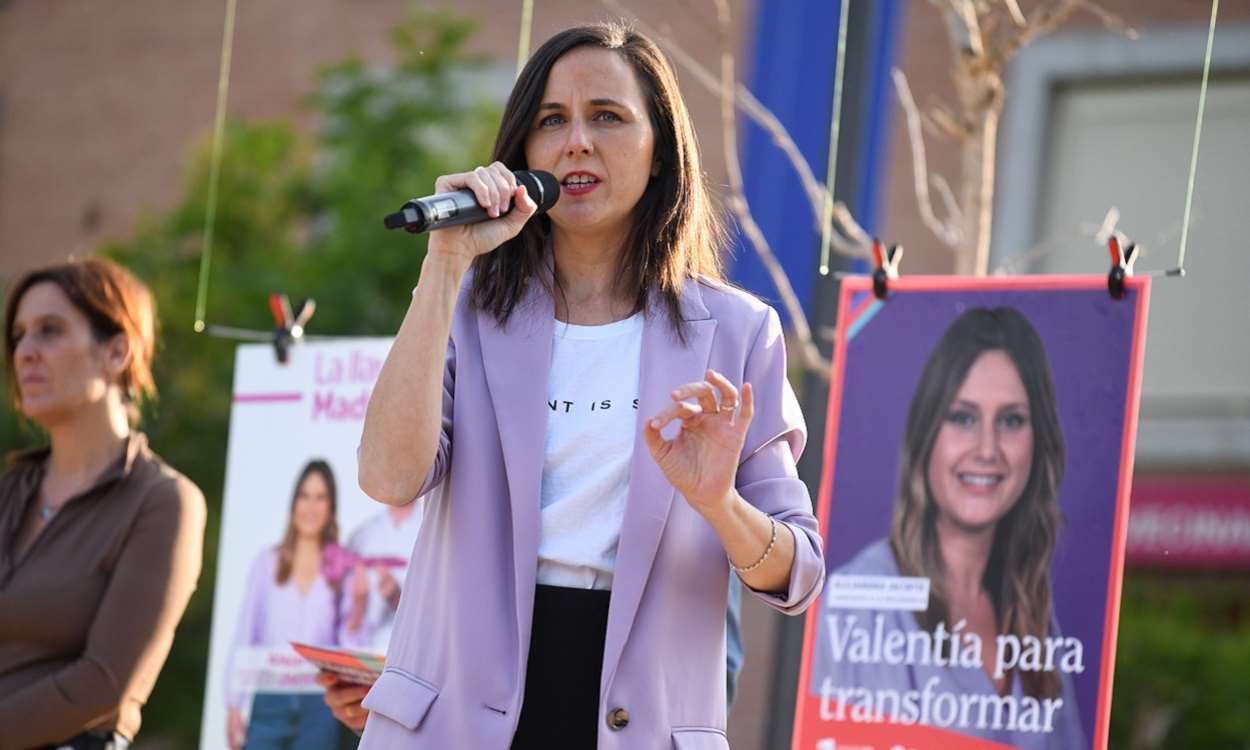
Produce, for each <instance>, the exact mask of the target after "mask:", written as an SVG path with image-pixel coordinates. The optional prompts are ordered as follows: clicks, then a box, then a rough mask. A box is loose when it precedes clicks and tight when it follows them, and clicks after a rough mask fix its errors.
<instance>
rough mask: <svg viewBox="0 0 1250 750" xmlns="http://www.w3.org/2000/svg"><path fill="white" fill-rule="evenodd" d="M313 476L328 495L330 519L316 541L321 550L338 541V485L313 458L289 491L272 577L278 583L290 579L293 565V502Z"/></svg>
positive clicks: (324, 465) (295, 534)
mask: <svg viewBox="0 0 1250 750" xmlns="http://www.w3.org/2000/svg"><path fill="white" fill-rule="evenodd" d="M313 474H320V475H321V479H322V480H323V481H325V483H326V490H327V492H328V493H329V495H330V517H329V519H327V520H326V525H325V526H322V527H321V538H320V539H319V540H318V541H320V542H321V549H325V548H326V545H327V544H334V543H335V542H337V541H338V539H339V521H338V516H339V514H338V506H339V503H338V494H339V493H338V485H336V484H335V483H334V470H333V469H331V468H330V464H328V463H326V462H325V461H323V460H322V459H320V458H314V459H313V460H311V461H309V462H308V463H307V464H305V465H304V469H303V471H301V472H300V473H299V479H297V480H295V489H294V490H292V491H291V507H290V510H289V511H288V512H287V521H286V533H285V534H283V535H282V543H281V544H279V545H278V569H277V571H276V572H275V573H274V577H273V578H274V580H275V581H277V582H278V583H286V582H287V580H288V579H290V577H291V568H292V567H293V566H294V564H295V540H296V538H297V537H298V536H299V534H298V532H296V530H295V502H296V501H297V500H299V489H300V487H303V486H304V480H305V479H308V477H310V476H312V475H313Z"/></svg>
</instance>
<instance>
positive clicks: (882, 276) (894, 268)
mask: <svg viewBox="0 0 1250 750" xmlns="http://www.w3.org/2000/svg"><path fill="white" fill-rule="evenodd" d="M902 259H903V246H902V245H890V247H889V249H887V250H884V251H883V250H882V248H881V240H879V239H877V238H876V237H873V238H872V261H873V264H874V265H875V266H876V270H874V271H873V272H872V293H873V296H875V297H876V298H877V299H885V298H886V296H887V295H888V294H889V292H890V289H889V284H890V281H891V280H892V279H897V278H898V265H899V262H900V261H901V260H902Z"/></svg>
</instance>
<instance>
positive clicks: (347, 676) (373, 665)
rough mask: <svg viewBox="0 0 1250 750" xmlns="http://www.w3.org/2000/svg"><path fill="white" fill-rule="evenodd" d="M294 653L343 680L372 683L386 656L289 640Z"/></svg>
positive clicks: (380, 671) (379, 673)
mask: <svg viewBox="0 0 1250 750" xmlns="http://www.w3.org/2000/svg"><path fill="white" fill-rule="evenodd" d="M291 647H292V648H294V649H295V651H296V653H298V654H299V655H300V656H302V657H304V658H305V659H307V660H308V661H310V662H312V663H313V664H314V665H316V666H317V667H318V668H319V669H324V670H326V671H327V672H333V673H334V674H336V675H338V676H339V679H341V680H343V681H344V682H351V683H354V684H357V685H372V684H373V683H374V682H375V681H376V680H377V679H378V677H379V676H380V675H381V674H382V666H383V662H384V661H385V659H386V657H384V656H383V655H381V654H369V653H365V652H364V651H350V650H348V649H345V648H334V647H330V646H311V645H309V644H307V643H296V642H295V641H291Z"/></svg>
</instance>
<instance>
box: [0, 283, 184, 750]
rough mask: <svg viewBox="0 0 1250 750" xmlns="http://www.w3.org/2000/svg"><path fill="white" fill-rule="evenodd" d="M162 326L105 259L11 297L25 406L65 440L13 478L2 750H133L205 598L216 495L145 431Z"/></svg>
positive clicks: (0, 564) (5, 523)
mask: <svg viewBox="0 0 1250 750" xmlns="http://www.w3.org/2000/svg"><path fill="white" fill-rule="evenodd" d="M154 328H155V320H154V311H153V305H152V298H151V294H150V293H149V292H148V289H147V288H146V287H145V286H144V285H143V284H141V283H140V282H139V281H137V280H136V279H135V278H134V277H132V276H131V275H130V274H129V273H127V272H126V271H125V270H123V269H122V268H121V267H119V266H117V265H115V264H113V263H110V262H107V261H103V260H83V261H71V262H68V263H63V264H58V265H54V266H49V267H47V268H42V269H39V270H36V271H33V272H31V273H29V274H27V275H26V276H24V277H23V278H22V279H20V280H19V281H18V283H17V285H16V286H15V287H14V288H13V291H12V293H11V294H10V295H9V298H8V301H7V304H6V308H5V318H4V344H5V353H6V355H7V356H6V360H5V364H6V368H7V370H8V375H9V380H10V383H11V384H12V388H13V397H14V401H15V403H16V406H17V409H18V410H19V411H20V412H21V414H22V415H23V416H25V417H26V418H28V419H30V420H31V421H33V422H34V423H36V424H37V425H39V426H40V427H41V428H43V430H44V431H46V432H47V434H48V436H49V437H50V439H51V445H50V446H49V447H47V448H44V449H42V450H36V451H31V452H28V453H26V454H24V455H20V456H18V457H17V458H16V459H15V460H13V462H12V465H11V468H10V469H9V470H8V471H7V472H6V473H5V474H4V475H3V476H0V750H24V749H25V748H42V747H45V746H49V747H60V746H62V745H69V746H71V747H73V748H75V749H79V748H93V749H96V748H122V747H125V746H126V744H127V743H128V742H129V740H130V739H132V738H133V737H134V735H135V733H136V732H137V731H138V730H139V723H140V717H139V712H140V708H141V707H142V706H143V704H144V702H145V701H146V700H147V698H148V695H149V694H150V693H151V692H152V686H153V684H154V683H155V682H156V677H157V675H158V673H159V672H160V669H161V665H162V664H163V663H164V661H165V657H166V655H167V654H168V653H169V647H170V644H171V643H172V641H173V637H174V628H175V626H176V625H177V624H178V620H179V618H181V617H182V613H183V610H184V609H186V605H187V600H188V599H189V598H190V596H191V592H192V591H193V590H194V589H195V582H196V579H197V578H198V577H199V573H200V558H201V548H202V545H203V536H204V515H205V509H204V496H203V495H202V494H201V493H200V490H199V489H198V488H197V487H196V486H195V485H194V484H192V483H191V482H190V481H189V480H188V479H187V478H186V477H184V476H182V475H181V474H179V473H178V472H176V471H174V470H173V469H171V468H170V467H169V466H167V465H165V463H164V462H162V461H161V459H160V458H159V457H158V456H156V454H154V453H152V451H151V450H149V449H148V446H147V440H146V438H145V437H144V436H143V434H142V433H139V432H137V431H135V430H134V429H133V425H135V424H136V423H137V420H138V406H139V403H140V402H141V401H142V399H144V398H148V397H150V396H152V395H153V394H154V392H155V388H154V385H153V382H152V373H151V369H150V366H151V361H152V349H153V343H154Z"/></svg>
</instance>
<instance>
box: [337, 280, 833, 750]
mask: <svg viewBox="0 0 1250 750" xmlns="http://www.w3.org/2000/svg"><path fill="white" fill-rule="evenodd" d="M682 316H683V318H684V319H685V320H686V321H687V329H686V330H687V342H686V344H685V345H683V344H681V343H680V342H679V341H678V340H677V338H676V337H675V335H674V334H673V333H672V330H671V326H670V324H669V322H668V317H667V315H665V314H664V313H663V311H662V310H661V309H660V308H659V306H658V305H657V304H655V301H654V300H653V301H652V304H650V305H649V307H648V310H647V315H646V318H645V323H644V328H643V339H642V365H641V374H640V383H639V391H640V392H639V396H640V403H639V408H638V415H639V419H646V418H649V417H650V416H651V415H653V414H656V413H658V412H659V411H661V410H662V409H664V408H665V407H666V406H667V405H668V404H670V403H671V400H670V398H669V392H670V391H671V390H672V389H673V388H675V387H676V386H678V385H680V384H683V383H687V382H691V381H695V380H701V379H702V378H703V374H704V372H705V371H706V370H707V369H708V368H709V367H711V368H714V369H716V370H718V371H720V372H722V373H724V374H725V375H726V376H727V377H729V378H730V379H731V380H733V381H734V382H736V383H739V384H740V383H742V382H743V381H746V382H750V383H752V385H753V387H754V388H755V392H756V396H755V400H756V413H755V418H754V420H753V422H752V424H751V427H750V429H749V431H748V433H747V438H746V445H745V447H744V449H743V452H742V459H741V462H740V464H739V467H738V475H737V487H738V491H739V492H740V493H741V494H742V496H743V497H744V498H746V499H747V500H748V501H749V502H750V503H751V504H752V505H754V506H755V507H757V508H759V509H760V510H762V511H764V512H765V513H767V514H769V515H770V516H772V517H773V518H774V519H775V520H777V521H778V522H781V523H784V524H785V525H786V526H788V527H789V529H790V530H791V531H792V532H794V537H795V541H796V545H795V561H794V568H793V572H792V573H791V577H790V583H789V588H788V590H787V591H786V592H785V593H784V594H783V595H780V596H774V595H770V594H761V593H758V592H753V593H755V595H756V596H758V597H759V598H760V599H762V600H763V601H765V602H766V603H767V604H769V605H770V606H772V607H774V608H776V609H778V610H780V611H782V612H785V613H787V614H798V613H800V612H802V611H803V610H804V609H806V608H807V606H808V605H809V604H811V602H812V601H813V600H814V599H815V598H816V597H817V595H818V594H819V593H820V588H821V585H822V583H823V581H824V555H823V551H822V548H821V541H820V536H819V533H818V531H817V526H816V519H815V517H814V516H813V515H812V504H811V498H810V497H809V495H808V492H807V489H806V487H805V486H804V485H803V483H802V482H801V481H800V480H799V479H798V477H797V474H796V472H795V461H796V460H797V458H798V456H799V453H800V452H801V451H802V448H803V444H804V441H805V439H806V428H805V426H804V423H803V416H802V414H801V413H800V411H799V406H798V402H797V400H796V399H795V396H794V393H793V391H792V390H791V389H790V386H789V383H788V382H787V380H786V355H785V346H784V343H783V340H782V335H781V326H780V323H779V322H778V319H777V314H776V312H774V311H773V310H772V308H770V307H768V306H767V305H765V304H763V303H762V302H760V301H758V300H756V299H755V298H754V297H751V296H750V295H748V294H745V293H743V292H740V291H737V290H734V289H731V288H727V287H723V286H719V285H711V284H708V283H701V282H695V281H689V282H687V284H686V286H685V288H684V290H683V294H682ZM553 321H554V307H553V303H552V300H551V298H550V295H548V294H547V293H546V292H545V291H543V290H542V288H541V285H538V284H531V285H530V291H529V292H528V293H527V295H526V297H525V299H524V300H523V301H522V303H521V304H520V305H518V307H517V308H516V309H515V311H514V313H513V317H512V319H511V320H510V321H509V323H508V325H507V326H506V328H500V327H498V326H497V325H496V324H495V322H494V320H493V318H491V317H490V316H488V315H485V314H483V313H479V312H475V311H473V310H470V309H469V308H468V306H467V305H466V304H465V298H464V295H463V293H462V296H461V301H460V304H459V306H458V307H457V309H456V313H455V317H454V320H453V323H452V331H451V342H450V345H449V346H448V350H447V367H446V374H445V376H444V380H443V387H444V391H443V428H442V437H441V439H440V442H439V449H438V456H437V459H436V461H435V463H434V466H433V468H432V469H431V471H430V473H429V475H428V476H427V477H426V479H425V482H424V484H423V486H422V488H421V490H420V492H419V493H418V495H419V496H421V499H420V502H424V503H426V507H425V521H424V523H423V525H422V527H421V532H420V534H419V536H418V538H417V543H416V546H415V548H414V550H413V557H412V564H411V565H410V567H409V572H408V576H407V581H406V582H405V585H404V587H403V595H402V598H401V601H400V605H399V611H398V613H397V615H396V622H395V630H394V634H393V636H392V639H391V643H390V648H389V650H388V652H387V656H386V668H385V671H384V672H383V673H382V676H381V677H380V678H379V679H378V681H377V683H376V684H375V685H374V686H373V689H372V690H370V692H369V694H368V696H367V697H366V698H365V700H364V706H365V707H366V708H368V709H369V710H370V711H371V714H370V717H369V721H368V724H367V725H366V727H365V731H364V737H363V739H362V741H361V745H360V747H361V748H364V750H390V749H391V748H402V749H404V750H418V749H420V750H448V749H450V748H455V749H457V750H459V749H464V750H470V749H472V750H507V748H508V747H509V746H510V745H511V743H512V736H513V733H514V732H515V730H516V726H517V720H518V718H519V715H520V709H521V700H522V697H523V692H524V686H525V668H526V657H527V654H528V651H529V640H530V626H531V618H532V614H533V605H534V586H535V574H536V567H537V554H538V537H539V509H540V506H539V487H540V484H541V480H542V467H543V446H544V443H545V440H544V436H545V430H546V424H547V404H546V393H547V378H548V373H549V370H550V364H551V339H552V330H553V325H554V324H553ZM729 573H730V569H729V565H728V563H727V561H726V557H725V551H724V548H723V547H722V546H721V544H720V542H719V540H718V539H717V537H716V535H715V534H714V533H713V531H712V528H711V527H710V526H709V525H708V524H707V522H706V521H704V520H703V518H702V517H701V516H699V515H698V514H697V513H696V512H695V511H693V510H692V509H691V508H690V506H689V505H687V503H686V502H685V500H684V499H683V498H681V497H676V491H675V490H674V489H673V486H672V485H671V484H669V483H668V481H667V480H666V479H665V477H664V475H663V473H662V472H661V471H660V469H659V467H658V466H657V465H656V464H655V461H654V460H653V459H652V458H651V454H650V452H649V451H648V449H647V446H646V444H645V443H644V442H643V437H642V430H641V423H640V425H639V431H638V437H637V439H636V441H635V443H634V454H633V462H632V465H631V474H630V488H629V498H628V501H627V506H626V510H625V518H624V521H623V525H622V528H621V539H620V547H619V550H618V553H617V559H616V572H615V577H614V583H613V589H612V598H611V605H610V608H609V613H608V629H607V640H606V644H605V646H604V655H603V669H602V680H601V683H600V688H599V690H600V693H599V695H600V713H601V714H602V717H601V719H602V721H601V722H600V729H599V742H598V747H599V750H617V749H618V748H619V749H620V750H651V749H652V748H674V749H675V750H714V749H715V750H719V749H723V748H728V746H729V744H728V740H727V739H726V735H725V606H726V602H725V600H726V590H727V582H728V576H729ZM747 590H748V591H749V590H750V589H747ZM618 708H624V709H625V710H626V711H628V713H629V722H628V725H627V726H625V727H623V728H620V729H615V728H612V727H611V726H609V724H608V722H607V720H606V717H607V716H608V714H609V713H611V712H613V711H614V710H615V709H618Z"/></svg>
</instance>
